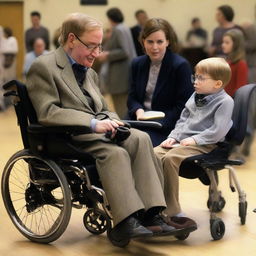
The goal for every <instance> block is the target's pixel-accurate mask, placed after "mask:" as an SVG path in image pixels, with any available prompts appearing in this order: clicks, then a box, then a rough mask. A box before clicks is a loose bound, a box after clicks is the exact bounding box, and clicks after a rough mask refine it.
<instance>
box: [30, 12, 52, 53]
mask: <svg viewBox="0 0 256 256" xmlns="http://www.w3.org/2000/svg"><path fill="white" fill-rule="evenodd" d="M30 18H31V23H32V27H31V28H29V29H27V30H26V32H25V45H26V50H27V52H31V51H33V43H34V41H35V39H36V38H38V37H40V38H42V39H43V40H44V42H45V48H46V49H47V50H49V46H50V45H49V42H50V40H49V32H48V29H47V28H45V27H43V26H42V25H41V24H40V20H41V14H40V13H39V12H37V11H33V12H31V13H30Z"/></svg>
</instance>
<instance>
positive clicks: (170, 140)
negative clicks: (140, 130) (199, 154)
mask: <svg viewBox="0 0 256 256" xmlns="http://www.w3.org/2000/svg"><path fill="white" fill-rule="evenodd" d="M175 143H177V141H176V140H175V139H173V138H168V139H166V140H164V141H163V142H162V143H161V144H160V146H161V147H162V148H172V145H173V144H175Z"/></svg>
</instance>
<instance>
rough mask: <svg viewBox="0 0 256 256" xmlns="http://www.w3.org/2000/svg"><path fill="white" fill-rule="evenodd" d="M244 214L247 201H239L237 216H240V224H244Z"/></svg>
mask: <svg viewBox="0 0 256 256" xmlns="http://www.w3.org/2000/svg"><path fill="white" fill-rule="evenodd" d="M246 214H247V201H245V202H239V217H240V221H241V225H244V224H245V222H246Z"/></svg>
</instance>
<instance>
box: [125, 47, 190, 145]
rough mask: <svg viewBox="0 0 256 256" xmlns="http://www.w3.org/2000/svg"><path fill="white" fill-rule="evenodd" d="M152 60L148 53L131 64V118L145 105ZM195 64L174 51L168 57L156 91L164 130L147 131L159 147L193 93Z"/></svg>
mask: <svg viewBox="0 0 256 256" xmlns="http://www.w3.org/2000/svg"><path fill="white" fill-rule="evenodd" d="M150 63H151V60H150V58H149V57H148V56H147V55H143V56H139V57H137V58H135V59H134V60H133V62H132V65H131V83H130V91H129V97H128V103H127V106H128V111H129V118H130V119H135V118H136V116H135V112H136V110H137V109H139V108H142V109H145V107H144V104H143V102H144V98H145V91H146V86H147V82H148V77H149V69H150ZM191 74H192V72H191V67H190V64H189V63H188V61H187V60H185V59H184V58H183V57H181V56H180V55H178V54H176V53H172V52H171V51H170V50H168V49H167V50H166V53H165V56H164V58H163V61H162V65H161V68H160V71H159V75H158V78H157V83H156V87H155V90H154V93H153V98H152V103H151V108H152V110H158V111H163V112H164V113H165V118H164V119H162V120H158V121H159V122H160V123H161V124H162V125H163V128H162V129H161V130H146V131H147V132H148V133H149V135H150V136H151V139H152V141H153V145H154V146H156V145H158V144H160V143H161V141H163V140H164V139H166V137H167V136H168V134H169V133H170V131H171V130H172V129H173V128H174V126H175V124H176V121H177V120H178V119H179V117H180V113H181V111H182V109H183V108H184V106H185V103H186V101H187V100H188V98H189V97H190V95H191V94H192V92H193V91H194V90H193V86H192V83H191Z"/></svg>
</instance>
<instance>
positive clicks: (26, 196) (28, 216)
mask: <svg viewBox="0 0 256 256" xmlns="http://www.w3.org/2000/svg"><path fill="white" fill-rule="evenodd" d="M3 88H4V90H5V91H6V93H5V94H4V95H5V96H6V97H12V99H13V104H14V108H15V111H16V116H17V119H18V125H19V127H20V132H21V137H22V142H23V146H24V149H22V150H20V151H18V152H16V153H15V154H14V155H13V156H12V157H11V158H10V159H9V160H8V162H7V163H6V165H5V167H4V170H3V174H2V181H1V182H2V186H1V188H2V197H3V201H4V205H5V208H6V210H7V213H8V214H9V216H10V218H11V220H12V222H13V224H14V225H15V227H16V228H17V229H18V230H19V231H20V232H21V233H22V234H23V235H24V236H25V237H27V238H28V239H30V240H31V241H34V242H39V243H50V242H53V241H55V240H56V239H58V238H59V237H60V236H61V235H62V234H63V233H64V231H65V229H66V227H67V225H68V223H69V220H70V216H71V210H72V207H75V208H79V209H80V208H83V207H86V212H85V214H84V217H83V222H84V226H85V228H86V229H87V230H88V231H89V232H91V233H93V234H101V233H103V232H105V231H109V230H111V228H112V216H111V210H110V207H109V203H108V200H107V198H106V195H105V192H104V190H103V188H102V186H101V183H100V180H99V176H98V173H97V170H96V166H95V159H94V158H93V157H92V156H91V155H89V154H88V153H85V152H83V151H81V150H79V148H78V147H76V146H75V145H73V144H72V140H71V135H78V134H84V133H88V132H91V131H90V129H89V128H88V127H83V126H54V127H53V126H51V127H45V126H42V125H40V124H39V123H38V121H37V116H36V113H35V110H34V108H33V105H32V103H31V101H30V99H29V96H28V93H27V89H26V86H25V85H24V84H23V83H21V82H19V81H16V80H13V81H10V82H8V83H7V84H5V85H4V86H3ZM125 125H126V127H127V126H129V124H127V123H126V124H125ZM140 125H145V123H143V124H141V122H134V123H132V124H131V126H132V127H136V126H140ZM147 125H151V126H159V124H158V123H154V122H148V124H147ZM125 131H126V132H127V130H125ZM121 132H122V131H121ZM125 136H126V135H125ZM109 233H110V232H108V238H109V239H110V241H111V242H112V243H113V244H114V245H116V246H120V247H123V246H125V245H127V244H128V243H129V240H121V241H115V240H114V239H113V238H112V237H111V236H110V235H109Z"/></svg>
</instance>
